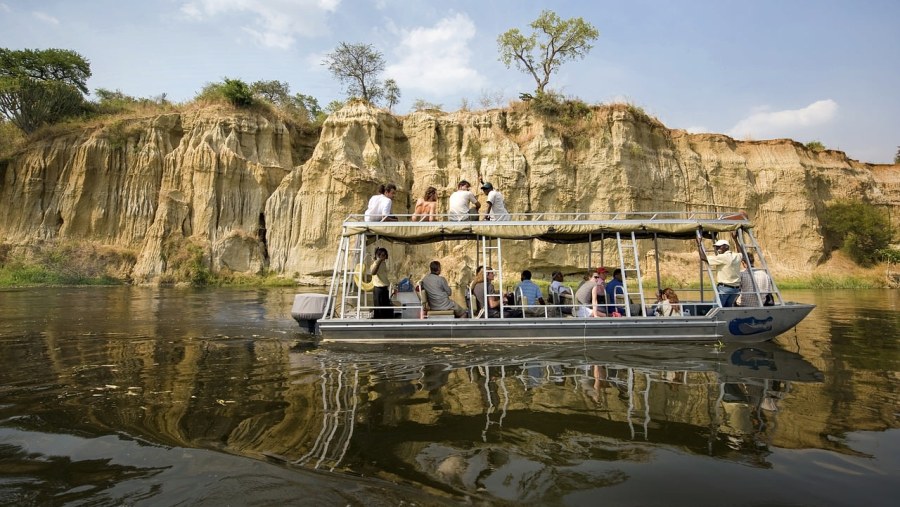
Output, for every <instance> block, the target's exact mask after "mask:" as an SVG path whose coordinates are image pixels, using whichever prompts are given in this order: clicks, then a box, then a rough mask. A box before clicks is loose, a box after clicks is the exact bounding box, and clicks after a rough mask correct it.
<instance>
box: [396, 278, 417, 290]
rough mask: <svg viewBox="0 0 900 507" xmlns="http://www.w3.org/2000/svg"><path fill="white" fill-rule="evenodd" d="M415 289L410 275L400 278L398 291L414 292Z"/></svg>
mask: <svg viewBox="0 0 900 507" xmlns="http://www.w3.org/2000/svg"><path fill="white" fill-rule="evenodd" d="M412 291H413V283H412V280H410V279H409V277H407V278H404V279H403V280H400V282H398V283H397V292H412Z"/></svg>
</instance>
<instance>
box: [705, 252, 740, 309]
mask: <svg viewBox="0 0 900 507" xmlns="http://www.w3.org/2000/svg"><path fill="white" fill-rule="evenodd" d="M697 248H698V250H699V252H700V260H702V261H706V262H707V263H709V265H710V266H711V267H713V268H717V269H718V270H717V271H716V282H717V284H716V290H717V291H718V292H719V299H721V300H722V306H724V307H728V306H734V303H735V301H736V300H737V297H738V294H740V293H741V254H739V253H736V252H731V251H729V248H730V247H729V246H728V241H726V240H724V239H720V240H718V241H716V242H715V243H713V248H714V249H715V252H716V253H715V255H712V256H710V257H707V256H706V252H704V251H703V246H702V244H701V242H700V239H699V238H698V239H697Z"/></svg>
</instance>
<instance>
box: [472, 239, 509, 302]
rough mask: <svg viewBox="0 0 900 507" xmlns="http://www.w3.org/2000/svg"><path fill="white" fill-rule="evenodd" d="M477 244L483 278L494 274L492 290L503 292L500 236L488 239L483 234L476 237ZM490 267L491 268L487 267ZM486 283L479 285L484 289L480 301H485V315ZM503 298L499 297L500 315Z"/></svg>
mask: <svg viewBox="0 0 900 507" xmlns="http://www.w3.org/2000/svg"><path fill="white" fill-rule="evenodd" d="M478 240H479V244H480V245H481V252H480V254H481V261H482V263H483V264H482V266H484V279H485V280H487V275H488V273H493V274H494V282H495V283H496V284H497V285H495V286H494V290H496V291H497V293H498V294H503V250H502V248H501V247H500V238H494V239H489V238H487V237H485V236H479V237H478ZM488 268H491V269H488ZM487 285H488V284H487V283H484V284H482V285H481V287H482V290H483V291H484V292H483V293H482V294H481V296H482V301H484V302H485V307H486V308H485V309H484V315H485V317H486V316H487V300H488V298H487ZM504 299H505V298H503V297H501V298H500V311H501V315H502V312H503V311H504V309H503V307H504V306H505V304H506V302H505V301H504Z"/></svg>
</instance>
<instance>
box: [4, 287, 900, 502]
mask: <svg viewBox="0 0 900 507" xmlns="http://www.w3.org/2000/svg"><path fill="white" fill-rule="evenodd" d="M898 292H900V291H896V290H893V291H891V290H868V291H793V292H788V293H786V296H787V298H788V299H792V300H795V301H803V302H812V303H815V304H817V305H818V308H817V309H816V310H815V311H814V312H813V313H812V315H811V316H810V317H809V318H807V319H806V320H805V321H804V322H803V323H802V324H801V325H800V326H799V328H798V329H797V330H796V331H791V332H790V333H788V334H786V335H784V336H782V337H779V338H778V339H777V340H776V341H775V342H773V343H768V344H762V345H753V346H749V347H725V348H721V349H717V348H716V347H713V346H700V345H653V346H647V345H641V346H635V345H610V346H597V345H590V346H589V347H587V348H582V347H566V348H561V347H548V346H543V347H536V346H535V347H526V346H517V347H500V346H488V347H474V346H465V347H454V348H450V347H436V348H430V347H394V348H392V349H389V350H385V349H384V348H378V349H371V350H361V349H354V348H351V347H349V346H344V347H343V348H342V349H337V348H332V347H328V346H324V347H319V348H313V347H310V346H307V345H303V344H302V343H301V341H300V339H299V334H298V333H297V330H298V326H297V324H296V323H295V322H294V321H293V320H292V319H291V317H290V306H291V302H292V300H293V295H294V291H293V290H286V289H240V290H238V289H235V290H232V289H216V290H179V289H155V288H135V287H117V288H40V289H22V290H2V291H0V351H2V359H0V505H154V506H156V505H216V506H219V505H458V504H475V505H506V504H510V505H511V504H528V505H599V504H608V505H810V506H813V505H816V506H817V505H847V506H851V505H853V506H855V505H897V497H898V494H900V430H898V428H900V394H898V393H900V339H898V334H900V308H898V306H900V294H898Z"/></svg>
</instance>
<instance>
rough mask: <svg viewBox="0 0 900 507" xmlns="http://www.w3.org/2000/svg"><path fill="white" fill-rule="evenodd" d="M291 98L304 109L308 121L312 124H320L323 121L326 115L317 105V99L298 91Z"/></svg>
mask: <svg viewBox="0 0 900 507" xmlns="http://www.w3.org/2000/svg"><path fill="white" fill-rule="evenodd" d="M293 100H294V102H296V103H297V104H298V105H299V106H300V107H302V108H303V109H304V110H305V111H306V113H307V115H308V119H309V121H310V122H311V123H313V124H316V125H321V124H322V123H324V122H325V118H327V117H328V115H327V114H326V113H325V111H323V110H322V108H321V107H320V106H319V101H318V100H316V98H315V97H313V96H312V95H304V94H302V93H298V94H296V95H294V99H293Z"/></svg>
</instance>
